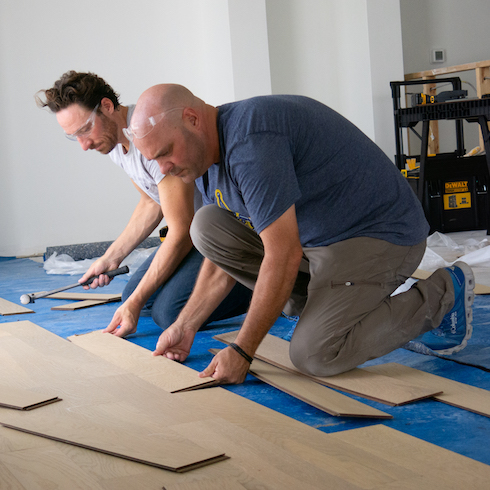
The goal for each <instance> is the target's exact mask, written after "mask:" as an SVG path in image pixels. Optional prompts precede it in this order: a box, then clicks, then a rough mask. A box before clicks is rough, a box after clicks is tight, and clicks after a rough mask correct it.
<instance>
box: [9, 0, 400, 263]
mask: <svg viewBox="0 0 490 490" xmlns="http://www.w3.org/2000/svg"><path fill="white" fill-rule="evenodd" d="M400 32H401V27H400V19H399V1H398V0H342V1H338V0H205V1H204V0H141V1H140V2H134V1H133V0H131V1H129V0H119V1H117V2H116V1H115V0H106V1H104V2H101V1H95V0H86V1H85V2H84V3H83V4H73V3H70V2H65V1H62V0H50V1H49V2H44V3H43V2H38V1H37V0H3V2H1V3H0V102H1V105H2V108H3V118H2V119H1V121H0V144H1V147H2V154H1V157H0V158H1V160H0V230H2V235H1V239H0V256H6V255H27V254H33V253H40V252H44V251H45V249H46V247H47V246H55V245H67V244H76V243H87V242H98V241H106V240H113V239H115V238H116V237H117V235H118V234H119V233H120V231H121V230H122V228H123V227H124V225H125V224H126V222H127V220H128V218H129V215H130V213H131V212H132V210H133V208H134V206H135V204H136V202H137V199H138V194H137V192H136V190H134V188H133V187H132V185H131V184H130V182H129V180H128V179H127V177H126V176H125V174H124V173H123V172H122V171H121V170H120V169H118V168H117V167H115V165H113V164H112V162H111V161H110V159H109V158H108V157H106V156H102V155H99V154H97V153H94V152H91V151H89V152H87V153H84V152H82V151H81V149H80V148H79V147H78V145H77V143H72V142H70V141H68V140H67V139H66V138H64V136H63V133H62V131H61V129H60V128H59V126H58V125H57V123H56V119H55V117H54V116H53V115H51V114H49V113H48V112H46V111H43V110H40V109H38V108H37V107H36V105H35V103H34V98H33V96H34V94H35V92H37V91H38V90H40V89H45V88H49V87H50V86H51V85H52V84H53V82H54V81H55V80H56V79H57V78H59V76H60V75H61V74H62V73H64V72H65V71H67V70H70V69H75V70H78V71H93V72H95V73H97V74H98V75H100V76H102V77H103V78H105V79H106V80H107V81H108V82H109V83H110V84H111V85H113V87H114V88H115V89H116V90H117V91H118V92H119V93H120V94H121V102H122V103H123V104H129V103H132V102H135V101H136V99H137V97H138V96H139V94H140V93H141V92H142V91H143V90H144V89H146V88H147V87H149V86H151V85H153V84H155V83H161V82H176V83H182V84H184V85H186V86H188V87H189V88H190V89H191V90H192V91H194V92H195V93H196V95H198V96H199V97H201V98H203V99H204V100H206V101H207V102H209V103H211V104H214V105H217V104H220V103H224V102H228V101H231V100H236V99H241V98H245V97H250V96H253V95H261V94H268V93H271V92H272V93H280V92H282V93H284V92H288V93H300V94H303V95H309V96H311V97H314V98H317V99H319V100H321V101H323V102H325V103H327V104H329V105H331V106H332V107H333V108H335V109H337V110H338V111H339V112H341V113H342V114H344V115H345V116H346V117H348V118H349V119H351V120H352V121H353V122H354V123H355V124H357V125H358V126H359V127H360V128H361V129H362V130H364V131H365V132H366V133H367V134H368V135H369V136H370V137H371V138H373V139H375V141H377V142H378V141H379V144H380V146H381V147H382V148H383V149H384V150H385V151H386V153H387V154H388V155H390V156H392V155H393V152H394V150H392V149H391V146H393V148H394V141H393V139H392V138H393V136H392V134H393V119H392V117H393V116H392V113H391V106H390V108H389V109H388V110H387V104H391V102H390V101H391V94H390V92H389V81H390V80H391V79H395V78H400V77H401V76H402V75H403V73H402V72H401V68H400V67H401V58H402V56H401V46H400ZM388 57H389V63H386V58H388ZM398 74H399V76H398Z"/></svg>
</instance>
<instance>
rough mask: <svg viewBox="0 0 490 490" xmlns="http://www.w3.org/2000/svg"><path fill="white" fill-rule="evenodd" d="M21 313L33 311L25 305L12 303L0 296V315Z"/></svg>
mask: <svg viewBox="0 0 490 490" xmlns="http://www.w3.org/2000/svg"><path fill="white" fill-rule="evenodd" d="M23 313H34V311H33V310H31V309H29V308H26V307H25V306H22V305H18V304H16V303H12V301H8V300H6V299H3V298H0V315H2V316H7V315H21V314H23Z"/></svg>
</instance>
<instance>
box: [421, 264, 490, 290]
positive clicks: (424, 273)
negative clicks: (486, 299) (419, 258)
mask: <svg viewBox="0 0 490 490" xmlns="http://www.w3.org/2000/svg"><path fill="white" fill-rule="evenodd" d="M432 274H433V273H432V272H429V271H424V270H422V269H417V270H416V271H415V272H414V273H413V274H412V277H413V278H414V279H427V278H428V277H430V276H431V275H432ZM473 292H474V293H475V294H490V287H489V286H485V285H484V284H475V289H474V290H473Z"/></svg>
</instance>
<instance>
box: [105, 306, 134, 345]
mask: <svg viewBox="0 0 490 490" xmlns="http://www.w3.org/2000/svg"><path fill="white" fill-rule="evenodd" d="M139 315H140V310H139V309H138V308H134V307H131V305H130V304H129V302H128V301H126V302H125V303H123V304H122V305H121V306H120V307H119V308H118V309H117V310H116V313H114V316H113V317H112V321H111V323H109V325H107V327H106V328H105V330H104V332H106V333H112V334H114V335H115V336H116V337H125V336H126V335H129V334H131V333H134V332H136V328H137V326H138V318H139ZM118 327H119V328H118Z"/></svg>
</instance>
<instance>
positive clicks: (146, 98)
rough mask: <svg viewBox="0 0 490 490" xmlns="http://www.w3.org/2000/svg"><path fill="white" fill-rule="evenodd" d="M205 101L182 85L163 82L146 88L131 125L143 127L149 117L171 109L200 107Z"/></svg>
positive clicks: (137, 104) (139, 100)
mask: <svg viewBox="0 0 490 490" xmlns="http://www.w3.org/2000/svg"><path fill="white" fill-rule="evenodd" d="M201 104H203V101H202V100H200V99H198V98H197V97H195V96H194V94H193V93H192V92H191V91H190V90H189V89H187V88H186V87H184V86H182V85H177V84H172V83H162V84H160V85H154V86H153V87H150V88H149V89H148V90H145V91H144V92H143V93H142V94H141V96H140V98H139V99H138V102H137V103H136V108H135V110H134V113H133V116H132V118H131V126H134V127H141V126H142V125H143V124H144V123H145V121H147V120H148V118H149V117H151V116H154V115H156V114H161V113H162V112H167V111H169V110H171V109H176V108H184V107H192V108H198V107H199V106H200V105H201Z"/></svg>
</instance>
